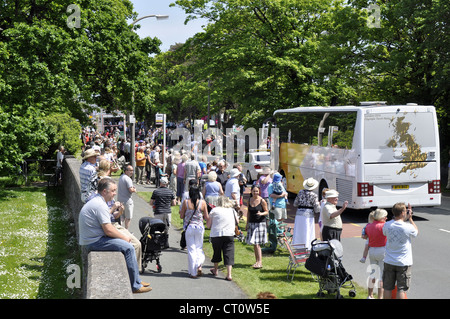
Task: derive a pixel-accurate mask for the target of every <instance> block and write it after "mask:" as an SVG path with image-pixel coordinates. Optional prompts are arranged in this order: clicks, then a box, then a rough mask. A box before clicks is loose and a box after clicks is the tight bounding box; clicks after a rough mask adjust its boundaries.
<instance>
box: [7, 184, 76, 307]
mask: <svg viewBox="0 0 450 319" xmlns="http://www.w3.org/2000/svg"><path fill="white" fill-rule="evenodd" d="M64 202H65V201H64V192H63V190H62V189H61V188H47V187H14V188H5V189H2V190H0V219H1V223H0V234H1V243H0V260H1V262H0V298H2V299H3V298H4V299H69V298H79V297H80V292H81V291H80V289H76V288H73V289H71V288H68V287H67V282H66V281H67V277H68V274H67V273H66V269H67V266H69V265H70V264H77V265H80V264H81V262H80V259H79V254H78V252H79V249H78V244H77V240H76V236H75V227H74V225H73V222H72V221H71V220H72V218H71V214H70V211H69V209H68V208H67V207H66V206H65V205H64Z"/></svg>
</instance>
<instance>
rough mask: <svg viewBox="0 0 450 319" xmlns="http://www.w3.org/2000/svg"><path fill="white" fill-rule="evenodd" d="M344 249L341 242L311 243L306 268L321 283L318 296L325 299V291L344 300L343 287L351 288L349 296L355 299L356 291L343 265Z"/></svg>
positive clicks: (333, 240) (314, 241) (315, 241)
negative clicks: (341, 291)
mask: <svg viewBox="0 0 450 319" xmlns="http://www.w3.org/2000/svg"><path fill="white" fill-rule="evenodd" d="M342 256H343V248H342V244H341V242H340V241H338V240H336V239H332V240H330V241H317V240H316V239H314V240H313V241H312V242H311V252H310V256H309V258H308V259H307V260H306V263H305V268H306V269H308V270H309V271H310V272H311V275H312V276H313V278H314V279H315V280H316V281H317V282H318V283H319V292H318V293H317V296H319V297H323V296H324V293H323V291H324V290H326V291H327V292H328V293H329V294H333V293H336V298H342V296H341V293H340V289H341V287H345V288H350V289H351V290H350V291H349V296H350V297H355V296H356V290H355V286H354V285H353V282H352V279H353V278H352V276H351V275H349V274H348V273H347V272H346V271H345V269H344V267H343V266H342V263H341V258H342Z"/></svg>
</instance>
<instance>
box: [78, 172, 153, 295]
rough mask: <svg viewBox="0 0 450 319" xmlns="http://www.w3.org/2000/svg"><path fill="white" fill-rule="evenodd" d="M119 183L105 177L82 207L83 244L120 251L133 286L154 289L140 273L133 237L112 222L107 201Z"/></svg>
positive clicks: (133, 288) (132, 287)
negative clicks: (142, 279) (93, 194)
mask: <svg viewBox="0 0 450 319" xmlns="http://www.w3.org/2000/svg"><path fill="white" fill-rule="evenodd" d="M116 192H117V185H116V183H115V182H114V180H112V179H111V178H102V179H101V180H100V182H99V184H98V195H96V196H94V198H92V199H91V200H90V201H89V202H88V203H86V204H85V205H84V206H83V208H82V209H81V211H80V215H79V218H78V224H79V244H80V245H82V246H86V248H87V251H120V252H122V253H123V255H124V257H125V262H126V265H127V269H128V275H129V277H130V284H131V289H132V290H133V292H134V293H141V292H147V291H150V290H152V288H151V287H150V285H149V284H148V283H145V282H142V281H141V279H140V277H139V267H138V264H137V260H136V253H135V249H134V247H133V245H132V244H131V243H130V242H131V238H130V237H128V236H126V235H124V234H123V233H121V232H120V231H118V230H117V229H116V227H114V225H113V224H112V223H111V213H110V209H109V207H108V204H107V202H109V201H111V200H113V199H114V196H116Z"/></svg>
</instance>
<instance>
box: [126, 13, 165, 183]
mask: <svg viewBox="0 0 450 319" xmlns="http://www.w3.org/2000/svg"><path fill="white" fill-rule="evenodd" d="M146 18H156V20H166V19H168V18H169V16H168V15H161V14H150V15H147V16H143V17H140V18H138V19H136V20H134V21H133V22H131V24H130V26H131V27H132V26H134V25H135V24H136V23H137V22H139V21H141V20H143V19H146ZM131 116H132V117H133V118H134V92H133V100H132V106H131ZM130 134H131V147H130V155H131V158H130V162H131V163H130V164H131V166H133V177H132V180H135V178H136V174H135V173H134V172H135V170H136V154H135V149H136V141H135V135H136V118H134V121H132V123H131V133H130Z"/></svg>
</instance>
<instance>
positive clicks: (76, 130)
mask: <svg viewBox="0 0 450 319" xmlns="http://www.w3.org/2000/svg"><path fill="white" fill-rule="evenodd" d="M45 122H46V124H47V126H48V134H49V140H50V141H53V142H52V144H51V147H50V150H49V152H48V153H49V154H50V155H52V156H53V155H54V154H56V151H57V150H58V146H59V145H63V146H64V148H65V149H66V150H67V151H68V152H69V154H75V153H76V152H78V151H79V150H80V148H81V145H82V141H81V139H80V132H81V125H80V123H79V122H78V121H77V120H75V119H74V118H71V117H70V116H69V115H68V114H56V113H55V114H52V115H49V116H47V117H46V118H45Z"/></svg>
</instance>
